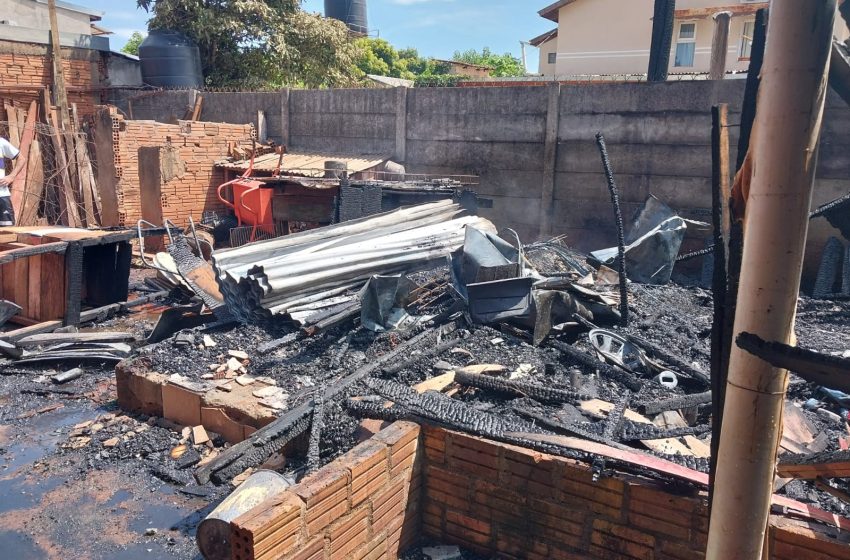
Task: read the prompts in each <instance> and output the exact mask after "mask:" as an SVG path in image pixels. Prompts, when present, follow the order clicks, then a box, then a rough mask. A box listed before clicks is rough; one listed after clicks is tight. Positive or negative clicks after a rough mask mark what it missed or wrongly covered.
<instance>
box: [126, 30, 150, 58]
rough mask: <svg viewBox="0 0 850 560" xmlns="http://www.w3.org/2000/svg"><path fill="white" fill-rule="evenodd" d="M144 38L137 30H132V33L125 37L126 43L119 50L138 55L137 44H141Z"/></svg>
mask: <svg viewBox="0 0 850 560" xmlns="http://www.w3.org/2000/svg"><path fill="white" fill-rule="evenodd" d="M144 40H145V36H144V35H142V34H141V33H139V32H138V31H133V34H132V35H130V38H129V39H127V44H125V45H124V48H122V49H121V52H122V53H126V54H132V55H134V56H139V45H141V44H142V41H144Z"/></svg>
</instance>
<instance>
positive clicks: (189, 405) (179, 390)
mask: <svg viewBox="0 0 850 560" xmlns="http://www.w3.org/2000/svg"><path fill="white" fill-rule="evenodd" d="M162 415H163V416H164V417H165V418H167V419H168V420H171V421H172V422H176V423H178V424H182V425H183V426H197V425H199V424H200V423H201V395H200V394H198V393H195V392H193V391H190V390H189V389H186V388H184V387H179V386H177V385H174V384H173V383H166V384H165V385H163V386H162Z"/></svg>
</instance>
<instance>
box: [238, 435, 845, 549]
mask: <svg viewBox="0 0 850 560" xmlns="http://www.w3.org/2000/svg"><path fill="white" fill-rule="evenodd" d="M417 448H419V451H418V452H417ZM707 531H708V510H707V506H706V503H705V493H704V492H699V491H697V490H691V491H688V490H681V489H680V490H679V493H678V494H674V493H672V491H671V488H669V487H665V485H663V484H660V483H653V482H651V481H648V480H645V479H639V478H636V477H629V476H626V475H618V476H617V478H611V477H602V478H600V479H599V480H598V481H594V480H593V477H592V474H591V470H590V467H589V466H588V465H586V464H584V463H579V462H576V461H572V460H569V459H564V458H561V457H554V456H551V455H547V454H544V453H538V452H535V451H531V450H528V449H524V448H520V447H514V446H510V445H503V444H499V443H495V442H492V441H489V440H483V439H480V438H474V437H470V436H467V435H464V434H459V433H456V432H450V431H446V430H443V429H440V428H431V427H423V428H422V429H421V432H420V429H419V427H418V426H416V425H415V424H411V423H408V422H396V423H395V424H393V425H391V426H390V427H389V428H387V429H385V430H383V431H382V432H379V433H378V434H377V435H376V436H375V437H374V438H372V439H370V440H368V441H366V442H364V443H362V444H360V445H359V446H357V447H356V448H354V449H353V450H351V451H350V452H349V453H347V454H345V455H344V456H342V457H341V458H339V459H337V460H336V461H334V462H333V463H331V464H329V465H327V466H326V467H324V468H323V469H321V470H320V471H318V472H317V473H315V474H313V475H311V476H309V477H307V478H305V479H304V480H303V481H302V482H301V483H300V484H298V485H296V486H293V487H291V488H290V489H289V490H287V491H286V492H283V493H281V494H280V495H278V496H276V497H274V498H272V499H269V500H267V501H266V502H264V503H263V504H260V505H258V506H257V507H256V508H254V509H252V510H251V511H249V512H247V513H245V514H243V515H242V516H241V517H239V518H237V519H236V520H234V521H233V522H232V523H231V542H233V543H234V549H233V550H234V552H233V555H232V558H233V559H234V560H250V559H273V558H274V559H277V558H281V559H284V560H291V559H296V558H297V559H306V558H310V559H315V560H319V559H327V560H343V559H354V558H356V559H362V558H370V559H377V558H386V559H388V560H395V559H396V558H397V554H398V552H399V551H404V550H405V549H406V548H407V547H408V546H412V545H413V544H415V543H416V541H418V539H419V537H420V536H426V537H430V538H432V539H434V540H436V541H437V542H441V543H446V544H449V543H451V544H457V545H460V546H463V547H466V548H468V549H472V550H475V551H477V552H479V553H481V554H483V555H488V556H495V557H498V558H505V559H512V558H513V559H519V558H523V559H540V560H543V559H550V558H551V559H558V558H563V559H573V558H589V559H599V560H610V559H639V560H654V559H662V558H663V559H671V560H702V558H704V553H703V550H704V549H705V545H706V539H707V536H708V535H707ZM828 532H829V528H826V527H823V526H820V525H817V524H811V525H810V524H808V523H805V522H803V521H797V520H793V519H789V518H785V517H781V516H771V528H770V539H769V546H770V551H771V557H772V558H774V559H776V560H808V559H814V558H818V559H821V560H850V546H848V545H846V544H843V543H840V542H838V541H837V540H835V539H833V538H831V537H830V536H828V535H827V533H828Z"/></svg>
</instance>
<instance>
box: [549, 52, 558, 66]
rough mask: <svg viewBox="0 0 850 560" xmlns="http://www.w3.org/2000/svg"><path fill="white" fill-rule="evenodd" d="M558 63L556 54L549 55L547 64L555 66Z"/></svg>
mask: <svg viewBox="0 0 850 560" xmlns="http://www.w3.org/2000/svg"><path fill="white" fill-rule="evenodd" d="M557 61H558V53H553V52H550V53H549V64H555V63H556V62H557Z"/></svg>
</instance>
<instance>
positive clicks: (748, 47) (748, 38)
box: [741, 21, 756, 60]
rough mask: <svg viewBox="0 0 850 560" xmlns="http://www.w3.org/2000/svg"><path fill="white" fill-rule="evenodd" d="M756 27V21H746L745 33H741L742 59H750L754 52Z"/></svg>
mask: <svg viewBox="0 0 850 560" xmlns="http://www.w3.org/2000/svg"><path fill="white" fill-rule="evenodd" d="M755 28H756V22H754V21H745V22H744V33H743V34H742V35H741V59H743V60H749V59H750V55H751V54H752V52H753V32H754V30H755Z"/></svg>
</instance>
